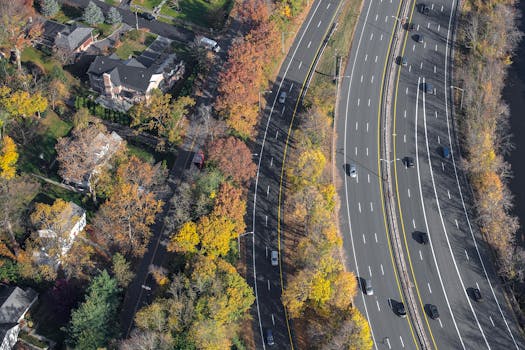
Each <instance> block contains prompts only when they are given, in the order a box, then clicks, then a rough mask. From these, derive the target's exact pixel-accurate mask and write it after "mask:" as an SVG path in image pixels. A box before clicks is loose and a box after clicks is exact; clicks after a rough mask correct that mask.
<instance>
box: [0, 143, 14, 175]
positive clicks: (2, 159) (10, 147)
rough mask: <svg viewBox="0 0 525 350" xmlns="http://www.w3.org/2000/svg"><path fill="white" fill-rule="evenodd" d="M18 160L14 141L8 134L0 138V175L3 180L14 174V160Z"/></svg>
mask: <svg viewBox="0 0 525 350" xmlns="http://www.w3.org/2000/svg"><path fill="white" fill-rule="evenodd" d="M17 161H18V152H17V150H16V145H15V142H14V141H13V139H12V138H10V137H9V136H7V135H6V136H4V138H3V139H2V140H1V148H0V177H1V178H4V179H5V180H11V179H12V178H14V177H15V175H16V162H17Z"/></svg>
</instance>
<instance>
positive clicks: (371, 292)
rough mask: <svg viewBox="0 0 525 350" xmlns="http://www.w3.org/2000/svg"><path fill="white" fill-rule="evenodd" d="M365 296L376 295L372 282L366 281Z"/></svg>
mask: <svg viewBox="0 0 525 350" xmlns="http://www.w3.org/2000/svg"><path fill="white" fill-rule="evenodd" d="M365 294H366V295H374V288H372V281H370V280H365Z"/></svg>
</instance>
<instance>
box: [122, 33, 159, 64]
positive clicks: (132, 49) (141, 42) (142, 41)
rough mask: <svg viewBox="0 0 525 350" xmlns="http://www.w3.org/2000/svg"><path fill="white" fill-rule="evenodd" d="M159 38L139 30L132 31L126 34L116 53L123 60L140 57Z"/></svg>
mask: <svg viewBox="0 0 525 350" xmlns="http://www.w3.org/2000/svg"><path fill="white" fill-rule="evenodd" d="M156 37H157V36H156V35H155V34H152V33H148V32H145V31H139V30H136V29H134V30H130V31H129V32H127V33H125V34H124V35H123V36H122V38H121V41H120V43H119V44H116V45H115V46H116V47H117V49H116V51H115V53H116V54H117V56H118V57H119V58H121V59H123V60H126V59H128V58H129V57H130V56H135V57H136V56H139V55H140V54H141V53H142V51H144V50H145V49H146V48H147V47H148V46H149V45H150V44H151V43H152V42H153V41H154V40H155V38H156Z"/></svg>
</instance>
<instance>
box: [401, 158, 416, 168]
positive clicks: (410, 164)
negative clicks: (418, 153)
mask: <svg viewBox="0 0 525 350" xmlns="http://www.w3.org/2000/svg"><path fill="white" fill-rule="evenodd" d="M403 160H404V163H405V166H406V167H407V168H413V167H414V164H415V163H414V158H412V157H405V158H404V159H403Z"/></svg>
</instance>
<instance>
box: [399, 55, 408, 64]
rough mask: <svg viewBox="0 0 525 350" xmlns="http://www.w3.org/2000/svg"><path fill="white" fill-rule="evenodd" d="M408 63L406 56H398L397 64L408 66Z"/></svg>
mask: <svg viewBox="0 0 525 350" xmlns="http://www.w3.org/2000/svg"><path fill="white" fill-rule="evenodd" d="M407 63H408V61H407V58H406V57H405V56H398V57H397V64H399V65H400V66H406V65H407Z"/></svg>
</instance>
